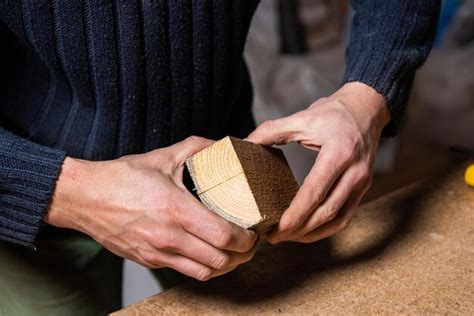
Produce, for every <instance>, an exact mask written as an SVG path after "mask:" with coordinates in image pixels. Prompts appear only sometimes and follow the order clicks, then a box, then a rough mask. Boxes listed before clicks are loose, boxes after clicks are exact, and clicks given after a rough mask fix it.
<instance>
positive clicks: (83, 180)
mask: <svg viewBox="0 0 474 316" xmlns="http://www.w3.org/2000/svg"><path fill="white" fill-rule="evenodd" d="M92 164H93V163H92V162H89V161H85V160H79V159H74V158H70V157H66V159H65V160H64V162H63V165H62V167H61V172H60V174H59V177H58V179H57V181H56V186H55V189H54V192H53V197H52V199H51V203H50V205H49V209H48V211H47V213H46V216H45V218H44V222H45V223H47V224H49V225H52V226H56V227H61V228H68V229H75V230H81V229H80V226H81V225H80V222H81V221H82V220H83V218H82V212H81V206H82V204H83V203H81V199H84V198H85V196H86V194H85V186H86V185H87V179H88V180H89V182H90V179H91V178H90V176H89V175H91V174H93V172H92V170H91V169H92Z"/></svg>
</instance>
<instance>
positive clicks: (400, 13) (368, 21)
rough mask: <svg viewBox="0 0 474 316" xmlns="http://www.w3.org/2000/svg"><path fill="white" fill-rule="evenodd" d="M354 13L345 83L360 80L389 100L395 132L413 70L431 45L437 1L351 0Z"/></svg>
mask: <svg viewBox="0 0 474 316" xmlns="http://www.w3.org/2000/svg"><path fill="white" fill-rule="evenodd" d="M351 4H352V7H353V8H354V10H355V15H354V17H353V20H352V25H351V35H350V41H349V45H348V47H347V51H346V72H345V75H344V79H343V83H347V82H351V81H359V82H363V83H365V84H367V85H369V86H371V87H372V88H374V89H375V90H376V91H377V92H379V93H380V94H382V95H383V96H384V97H385V99H386V100H387V104H388V107H389V111H390V114H391V121H390V123H389V124H388V125H387V126H386V128H385V130H384V132H383V134H384V136H393V135H395V134H396V133H397V131H398V128H399V126H400V123H401V120H402V118H403V114H404V112H405V108H406V103H407V100H408V95H409V93H410V90H411V87H412V84H413V79H414V75H415V72H416V70H417V69H418V68H419V67H420V66H421V65H422V64H423V62H424V61H425V60H426V58H427V57H428V54H429V52H430V50H431V48H432V45H433V40H434V36H435V32H436V27H437V23H438V16H439V10H440V1H439V0H397V1H385V0H351Z"/></svg>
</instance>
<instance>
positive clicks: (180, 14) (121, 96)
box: [0, 0, 258, 246]
mask: <svg viewBox="0 0 474 316" xmlns="http://www.w3.org/2000/svg"><path fill="white" fill-rule="evenodd" d="M257 4H258V1H252V0H244V1H228V0H213V1H211V0H198V1H192V0H172V1H171V0H169V1H166V0H142V1H137V0H132V1H126V0H111V1H104V0H88V1H80V0H69V1H61V0H12V1H8V0H7V1H1V2H0V20H1V22H0V36H1V41H2V55H3V56H2V58H1V59H0V62H1V69H2V72H1V73H0V76H1V78H0V80H1V82H0V123H1V127H0V193H1V195H0V201H1V205H0V239H1V240H7V241H11V242H15V243H18V244H22V245H26V246H32V245H33V244H34V241H35V239H36V237H37V235H38V231H39V228H40V227H41V224H42V218H43V217H44V214H45V211H46V210H47V207H48V204H49V203H50V199H51V195H52V192H53V190H54V185H55V181H56V179H57V176H58V174H59V172H60V168H61V164H62V161H63V159H64V157H65V155H66V154H67V155H69V156H72V157H78V158H83V159H88V160H105V159H114V158H117V157H120V156H123V155H128V154H133V153H142V152H146V151H149V150H152V149H155V148H159V147H164V146H168V145H170V144H173V143H175V142H177V141H180V140H182V139H184V138H185V137H187V136H189V135H191V134H197V135H201V136H205V137H209V138H220V137H223V136H225V135H227V134H234V135H236V136H240V137H244V136H246V133H248V132H249V131H250V129H251V127H252V124H253V122H252V117H251V110H250V106H251V100H252V97H251V90H250V85H249V78H248V74H247V72H246V69H245V65H244V62H243V59H242V53H243V48H244V44H245V38H246V36H247V32H248V28H249V24H250V21H251V17H252V15H253V12H254V10H255V8H256V6H257ZM234 119H237V120H239V122H238V124H235V122H234Z"/></svg>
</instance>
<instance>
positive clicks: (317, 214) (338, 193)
mask: <svg viewBox="0 0 474 316" xmlns="http://www.w3.org/2000/svg"><path fill="white" fill-rule="evenodd" d="M367 181H369V174H365V173H364V171H359V168H358V167H357V166H353V167H351V168H349V169H348V170H347V171H346V172H345V173H344V174H343V175H342V176H341V177H340V178H339V180H338V181H337V183H336V184H335V187H334V189H333V190H332V191H331V193H330V194H329V196H328V197H327V198H326V200H325V201H324V203H323V204H321V205H320V206H319V207H317V208H316V210H315V211H314V212H313V214H311V216H310V217H309V218H308V219H307V220H306V222H305V223H304V224H303V225H302V226H301V227H300V228H299V229H298V230H297V231H295V232H294V234H295V235H297V236H302V235H306V234H307V233H309V232H312V231H314V230H315V229H316V228H318V227H319V226H321V225H323V224H325V223H327V222H329V221H331V220H332V219H334V218H335V217H336V215H337V213H338V212H339V210H340V209H341V208H342V206H343V205H344V204H345V203H346V201H347V200H348V199H349V197H350V195H351V194H352V192H354V191H357V188H358V187H360V186H363V187H365V185H366V182H367Z"/></svg>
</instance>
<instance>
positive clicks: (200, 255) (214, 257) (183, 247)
mask: <svg viewBox="0 0 474 316" xmlns="http://www.w3.org/2000/svg"><path fill="white" fill-rule="evenodd" d="M181 236H183V238H182V239H181V240H180V242H179V245H178V246H177V247H176V249H175V251H176V253H177V254H180V255H182V256H185V257H187V258H189V259H191V260H194V261H197V262H199V263H202V264H203V265H205V266H207V267H210V268H212V269H215V270H226V269H228V268H229V267H235V266H238V265H240V264H242V263H245V262H247V261H249V260H250V259H252V257H253V256H254V255H255V252H256V249H257V247H256V245H254V246H253V247H252V248H251V249H250V250H249V251H247V252H244V253H239V252H233V251H224V250H221V249H217V248H215V247H213V246H211V245H210V244H208V243H206V242H204V241H203V240H201V239H199V238H196V237H195V236H193V235H191V234H188V233H186V232H183V233H182V234H181Z"/></svg>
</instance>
